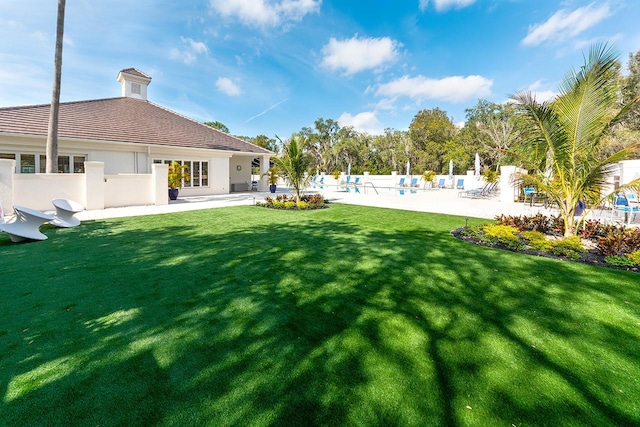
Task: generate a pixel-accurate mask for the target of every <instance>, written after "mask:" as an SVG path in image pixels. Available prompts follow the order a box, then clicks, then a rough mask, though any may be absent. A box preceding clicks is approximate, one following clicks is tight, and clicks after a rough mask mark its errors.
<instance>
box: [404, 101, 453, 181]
mask: <svg viewBox="0 0 640 427" xmlns="http://www.w3.org/2000/svg"><path fill="white" fill-rule="evenodd" d="M456 132H457V130H456V126H455V125H454V124H453V121H451V119H450V118H449V117H448V116H447V113H446V111H443V110H440V109H439V108H434V109H433V110H422V111H420V112H418V114H416V115H415V116H414V118H413V120H412V122H411V124H410V125H409V138H410V141H411V150H410V151H411V152H410V160H411V161H412V163H413V164H414V165H415V167H417V168H420V169H419V170H434V171H439V172H444V171H445V169H446V168H448V164H449V159H446V158H445V157H444V153H445V144H446V143H447V142H449V141H451V140H453V139H454V138H455V135H456Z"/></svg>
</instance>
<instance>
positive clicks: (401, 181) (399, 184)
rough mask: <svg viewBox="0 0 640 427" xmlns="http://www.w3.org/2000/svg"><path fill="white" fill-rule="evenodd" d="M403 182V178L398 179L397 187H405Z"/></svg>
mask: <svg viewBox="0 0 640 427" xmlns="http://www.w3.org/2000/svg"><path fill="white" fill-rule="evenodd" d="M404 180H405V178H404V176H403V177H402V178H400V181H398V187H406V185H407V184H405V183H404Z"/></svg>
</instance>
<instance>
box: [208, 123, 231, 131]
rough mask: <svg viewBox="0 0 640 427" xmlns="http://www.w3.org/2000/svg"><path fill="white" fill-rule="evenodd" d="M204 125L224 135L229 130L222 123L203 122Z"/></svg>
mask: <svg viewBox="0 0 640 427" xmlns="http://www.w3.org/2000/svg"><path fill="white" fill-rule="evenodd" d="M204 124H205V125H207V126H211V127H212V128H215V129H218V130H219V131H222V132H224V133H229V128H228V127H227V126H226V125H225V124H224V123H221V122H218V121H215V122H204Z"/></svg>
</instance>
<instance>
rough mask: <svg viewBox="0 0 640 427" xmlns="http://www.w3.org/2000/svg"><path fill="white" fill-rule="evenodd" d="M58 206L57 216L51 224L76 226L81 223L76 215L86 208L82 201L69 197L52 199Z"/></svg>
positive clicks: (66, 226)
mask: <svg viewBox="0 0 640 427" xmlns="http://www.w3.org/2000/svg"><path fill="white" fill-rule="evenodd" d="M51 203H52V204H53V206H55V208H56V213H55V217H54V218H53V220H52V221H51V224H53V225H55V226H56V227H64V228H68V227H76V226H78V225H80V220H79V219H78V218H76V217H75V216H74V215H75V214H77V213H78V212H82V211H83V210H84V206H82V205H81V204H80V203H77V202H74V201H73V200H68V199H53V200H52V201H51Z"/></svg>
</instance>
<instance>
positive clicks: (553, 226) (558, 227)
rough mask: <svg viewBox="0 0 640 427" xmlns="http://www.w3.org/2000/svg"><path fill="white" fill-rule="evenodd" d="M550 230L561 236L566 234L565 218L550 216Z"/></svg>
mask: <svg viewBox="0 0 640 427" xmlns="http://www.w3.org/2000/svg"><path fill="white" fill-rule="evenodd" d="M549 231H550V232H552V233H555V234H558V235H560V236H562V235H563V234H564V219H562V216H560V215H557V216H551V217H549Z"/></svg>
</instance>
